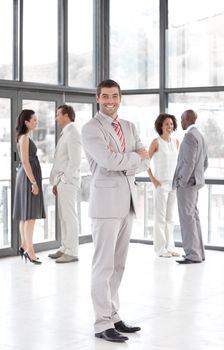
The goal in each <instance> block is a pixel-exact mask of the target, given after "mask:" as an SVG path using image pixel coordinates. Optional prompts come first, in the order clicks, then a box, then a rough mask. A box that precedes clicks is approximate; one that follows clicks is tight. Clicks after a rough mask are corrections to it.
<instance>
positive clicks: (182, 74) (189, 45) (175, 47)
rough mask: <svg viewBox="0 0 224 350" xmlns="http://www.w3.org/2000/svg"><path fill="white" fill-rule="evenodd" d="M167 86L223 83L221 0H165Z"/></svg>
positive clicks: (223, 14) (222, 4) (223, 41)
mask: <svg viewBox="0 0 224 350" xmlns="http://www.w3.org/2000/svg"><path fill="white" fill-rule="evenodd" d="M168 6H169V12H168V31H167V84H166V85H167V86H168V87H185V86H210V85H211V86H212V85H213V86H216V85H224V26H223V21H224V2H223V1H222V0H213V1H204V0H197V1H195V0H188V1H186V0H169V1H168Z"/></svg>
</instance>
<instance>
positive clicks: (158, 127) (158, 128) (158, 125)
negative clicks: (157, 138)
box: [154, 113, 177, 135]
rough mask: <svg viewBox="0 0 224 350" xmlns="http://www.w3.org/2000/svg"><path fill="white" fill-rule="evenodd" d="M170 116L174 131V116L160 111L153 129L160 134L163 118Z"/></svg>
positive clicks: (175, 125)
mask: <svg viewBox="0 0 224 350" xmlns="http://www.w3.org/2000/svg"><path fill="white" fill-rule="evenodd" d="M167 118H170V119H172V121H173V131H175V130H176V129H177V120H176V118H175V117H174V115H172V114H167V113H160V114H159V115H158V117H157V118H156V121H155V125H154V126H155V130H156V131H157V133H158V134H159V135H162V133H163V131H162V125H163V122H164V120H165V119H167Z"/></svg>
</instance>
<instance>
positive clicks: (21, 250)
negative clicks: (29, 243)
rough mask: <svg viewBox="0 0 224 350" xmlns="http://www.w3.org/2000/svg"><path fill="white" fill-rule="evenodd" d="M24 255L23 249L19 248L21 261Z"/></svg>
mask: <svg viewBox="0 0 224 350" xmlns="http://www.w3.org/2000/svg"><path fill="white" fill-rule="evenodd" d="M24 253H25V250H24V249H23V247H20V248H19V255H20V256H21V259H23V255H24Z"/></svg>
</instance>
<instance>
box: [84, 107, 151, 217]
mask: <svg viewBox="0 0 224 350" xmlns="http://www.w3.org/2000/svg"><path fill="white" fill-rule="evenodd" d="M119 122H120V124H121V127H122V131H123V134H124V137H125V153H122V152H121V145H120V140H119V139H118V136H117V134H116V132H115V130H114V128H113V126H112V125H111V124H110V123H109V122H108V121H107V120H106V119H105V118H104V117H103V116H102V115H100V114H98V113H97V114H96V115H95V117H94V118H93V119H91V120H90V121H89V122H88V123H87V124H85V125H84V127H83V128H82V144H83V148H84V151H85V153H86V156H87V159H88V161H89V164H90V169H91V172H92V179H91V186H90V198H89V215H90V217H93V218H122V217H125V216H126V215H127V214H128V213H129V211H130V203H131V200H132V204H133V207H134V210H135V208H136V205H137V204H136V195H137V194H136V185H135V173H136V172H137V171H139V172H140V171H143V170H146V169H147V168H148V167H149V162H148V161H144V160H141V158H140V157H139V155H138V154H137V153H136V152H135V150H137V149H140V148H142V147H143V145H142V143H141V141H140V139H139V136H138V134H137V131H136V128H135V126H134V124H132V123H130V122H128V121H126V120H122V119H119ZM109 147H111V148H112V149H113V150H114V152H112V151H111V150H110V148H109Z"/></svg>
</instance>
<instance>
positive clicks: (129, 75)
mask: <svg viewBox="0 0 224 350" xmlns="http://www.w3.org/2000/svg"><path fill="white" fill-rule="evenodd" d="M110 77H111V78H112V79H114V80H116V81H118V82H119V84H120V85H121V87H122V89H137V88H139V89H146V88H158V86H159V1H158V0H141V1H130V0H122V1H120V0H112V1H110Z"/></svg>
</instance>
